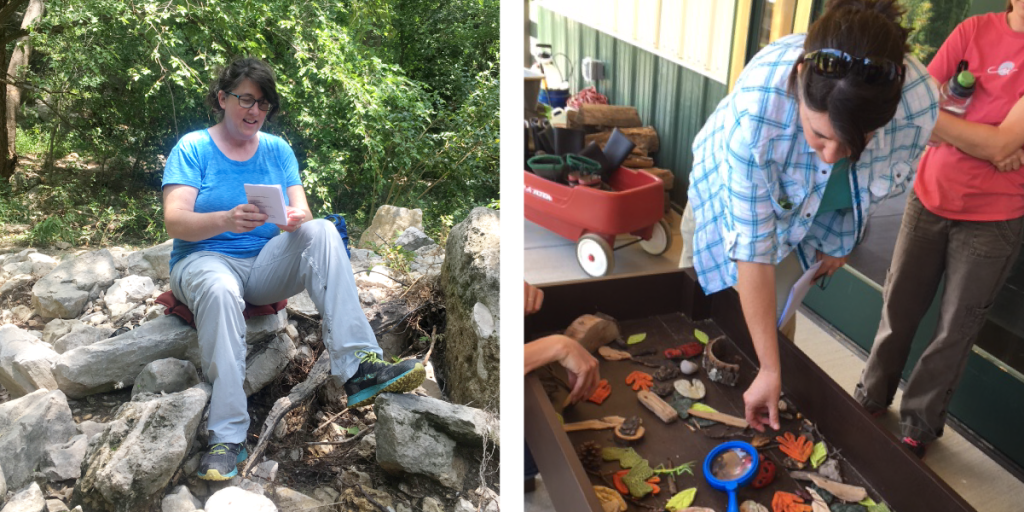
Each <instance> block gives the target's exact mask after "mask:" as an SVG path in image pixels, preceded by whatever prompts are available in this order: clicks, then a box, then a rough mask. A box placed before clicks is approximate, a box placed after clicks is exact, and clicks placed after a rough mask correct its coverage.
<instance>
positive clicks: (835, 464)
mask: <svg viewBox="0 0 1024 512" xmlns="http://www.w3.org/2000/svg"><path fill="white" fill-rule="evenodd" d="M818 474H819V475H821V476H823V477H825V478H828V479H829V480H832V481H833V482H840V483H842V482H843V473H842V471H840V469H839V461H838V460H836V459H829V460H827V461H825V462H824V463H823V464H822V465H821V467H819V468H818Z"/></svg>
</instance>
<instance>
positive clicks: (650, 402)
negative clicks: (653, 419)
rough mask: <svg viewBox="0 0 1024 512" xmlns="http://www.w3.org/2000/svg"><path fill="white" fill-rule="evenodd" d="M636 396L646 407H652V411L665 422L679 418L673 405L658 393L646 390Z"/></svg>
mask: <svg viewBox="0 0 1024 512" xmlns="http://www.w3.org/2000/svg"><path fill="white" fill-rule="evenodd" d="M636 397H637V399H638V400H640V403H642V404H644V407H647V408H648V409H650V410H651V412H653V413H654V415H655V416H657V417H658V419H660V420H661V421H664V422H665V423H672V422H673V421H675V420H677V419H679V413H677V412H676V410H675V409H673V408H672V406H671V405H669V404H667V403H665V401H664V400H662V399H661V397H659V396H658V395H655V394H654V393H651V392H650V391H647V390H644V391H640V392H638V393H637V394H636Z"/></svg>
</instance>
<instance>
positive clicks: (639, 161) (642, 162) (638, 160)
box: [622, 155, 654, 169]
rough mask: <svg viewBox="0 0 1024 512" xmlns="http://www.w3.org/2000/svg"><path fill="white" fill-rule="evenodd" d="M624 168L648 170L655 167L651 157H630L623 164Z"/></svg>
mask: <svg viewBox="0 0 1024 512" xmlns="http://www.w3.org/2000/svg"><path fill="white" fill-rule="evenodd" d="M622 166H623V167H629V168H630V169H646V168H648V167H654V159H653V158H651V157H649V156H635V155H629V158H626V161H625V162H622Z"/></svg>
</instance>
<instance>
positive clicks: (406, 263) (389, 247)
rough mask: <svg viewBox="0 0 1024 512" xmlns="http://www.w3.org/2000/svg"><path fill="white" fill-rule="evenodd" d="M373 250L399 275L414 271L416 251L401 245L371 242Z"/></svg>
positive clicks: (385, 264)
mask: <svg viewBox="0 0 1024 512" xmlns="http://www.w3.org/2000/svg"><path fill="white" fill-rule="evenodd" d="M370 247H372V248H373V252H375V253H377V255H379V256H380V257H381V258H384V266H385V267H387V268H389V269H391V270H393V271H394V272H396V273H397V274H398V275H399V276H405V275H409V272H411V271H412V262H413V260H414V259H416V253H415V252H412V251H410V250H408V249H406V248H405V247H402V246H400V245H395V244H390V243H381V244H376V243H373V242H370Z"/></svg>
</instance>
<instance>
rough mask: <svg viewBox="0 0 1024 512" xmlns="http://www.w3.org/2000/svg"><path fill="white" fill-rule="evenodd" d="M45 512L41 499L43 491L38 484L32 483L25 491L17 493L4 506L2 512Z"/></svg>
mask: <svg viewBox="0 0 1024 512" xmlns="http://www.w3.org/2000/svg"><path fill="white" fill-rule="evenodd" d="M44 510H46V500H45V499H43V491H42V489H40V488H39V484H37V483H35V482H32V485H30V486H28V488H27V489H25V490H23V491H21V492H19V493H17V494H15V495H14V497H13V498H11V501H9V502H8V503H7V505H5V506H4V510H3V512H43V511H44Z"/></svg>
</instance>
